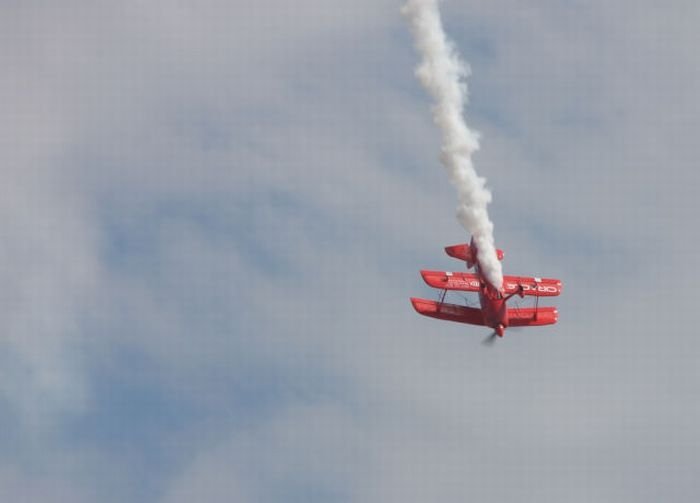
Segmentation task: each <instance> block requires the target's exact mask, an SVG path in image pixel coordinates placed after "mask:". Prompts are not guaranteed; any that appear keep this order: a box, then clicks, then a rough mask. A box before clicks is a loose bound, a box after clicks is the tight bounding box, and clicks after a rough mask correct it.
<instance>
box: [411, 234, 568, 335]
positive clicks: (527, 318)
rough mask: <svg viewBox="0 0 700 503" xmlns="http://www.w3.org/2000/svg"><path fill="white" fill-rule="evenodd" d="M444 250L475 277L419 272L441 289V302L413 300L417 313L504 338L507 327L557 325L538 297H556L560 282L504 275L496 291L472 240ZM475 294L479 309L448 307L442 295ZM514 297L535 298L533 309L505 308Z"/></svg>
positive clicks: (550, 309) (553, 310)
mask: <svg viewBox="0 0 700 503" xmlns="http://www.w3.org/2000/svg"><path fill="white" fill-rule="evenodd" d="M445 251H446V252H447V254H448V255H450V256H451V257H454V258H456V259H459V260H463V261H464V262H466V265H467V269H471V268H472V267H473V268H474V271H475V273H476V274H472V273H467V272H445V271H421V272H420V273H421V276H423V279H424V280H425V282H426V283H427V284H428V285H429V286H431V287H433V288H438V289H440V290H442V292H441V294H440V299H439V300H438V301H437V302H436V301H433V300H426V299H417V298H412V299H411V303H412V304H413V307H414V308H415V310H416V311H418V312H419V313H420V314H422V315H424V316H430V317H432V318H438V319H441V320H449V321H457V322H460V323H468V324H470V325H481V326H486V327H491V328H493V330H494V332H493V334H492V335H491V336H490V337H489V338H488V339H487V341H489V342H490V341H493V340H494V337H495V336H499V337H503V334H504V333H505V330H506V328H508V327H527V326H537V325H552V324H554V323H556V322H557V316H558V313H557V309H556V308H555V307H540V306H539V298H540V297H555V296H557V295H559V294H560V293H561V288H562V285H561V281H559V280H558V279H550V278H531V277H525V276H504V277H503V286H502V287H501V288H497V287H496V286H495V285H492V284H490V283H489V282H488V281H487V279H486V277H485V276H484V274H483V273H482V271H481V268H480V265H479V258H478V255H477V249H476V245H475V243H474V239H473V238H472V240H471V243H470V244H460V245H454V246H448V247H446V248H445ZM496 253H497V255H498V260H503V251H502V250H496ZM451 290H457V291H462V292H478V293H479V302H480V304H481V308H480V309H479V308H475V307H468V306H461V305H457V304H448V303H446V302H445V295H446V294H447V292H448V291H451ZM514 295H518V296H520V297H521V298H522V297H525V296H532V297H535V305H534V306H533V307H508V306H507V304H506V303H507V302H508V300H510V299H511V298H512V297H513V296H514Z"/></svg>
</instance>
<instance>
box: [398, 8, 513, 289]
mask: <svg viewBox="0 0 700 503" xmlns="http://www.w3.org/2000/svg"><path fill="white" fill-rule="evenodd" d="M401 12H402V13H403V14H404V16H406V17H407V18H408V20H409V21H410V23H411V30H412V32H413V37H414V39H415V45H416V49H417V51H418V52H419V53H420V56H421V57H422V58H423V60H422V61H421V63H420V65H419V66H418V67H417V68H416V76H417V77H418V80H420V82H421V84H422V85H423V87H425V89H426V90H427V91H428V92H429V93H430V95H431V96H432V97H433V99H434V100H435V105H434V106H433V119H434V120H435V123H436V124H437V125H438V127H439V128H440V130H441V131H442V153H441V155H440V161H441V162H442V164H443V165H444V166H445V168H446V169H447V171H448V173H449V176H450V181H451V182H452V184H453V185H454V186H455V187H456V188H457V194H458V197H459V206H458V207H457V218H458V220H459V221H460V223H461V224H462V226H463V227H464V228H465V229H467V231H469V232H470V233H471V234H472V236H473V237H474V241H475V242H476V245H477V247H478V253H479V262H480V264H481V266H482V270H483V273H484V275H485V276H486V279H487V280H488V281H489V283H491V284H493V285H495V286H497V287H499V288H500V287H501V285H502V284H503V272H502V270H501V263H500V262H499V261H498V258H497V257H496V248H495V246H494V239H493V223H491V220H489V216H488V212H487V211H486V206H487V205H488V204H489V203H490V202H491V193H490V192H489V191H488V189H487V188H486V180H485V179H484V178H481V177H479V176H478V175H477V173H476V171H475V170H474V165H473V164H472V158H471V157H472V154H473V153H474V152H475V151H476V150H477V149H478V148H479V137H478V133H476V132H475V131H472V130H470V129H469V128H468V127H467V124H466V123H465V122H464V117H463V116H462V110H463V109H464V105H465V104H466V102H467V86H466V83H465V79H466V77H467V75H468V73H469V71H468V68H467V66H466V65H465V64H464V63H462V61H461V60H460V59H459V56H458V54H457V52H456V51H455V49H454V47H453V45H452V43H451V42H450V41H449V40H448V39H447V36H446V35H445V32H444V30H443V28H442V21H441V20H440V11H439V9H438V0H409V1H408V2H407V3H406V5H404V7H403V9H402V10H401Z"/></svg>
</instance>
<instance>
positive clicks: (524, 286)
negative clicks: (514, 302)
mask: <svg viewBox="0 0 700 503" xmlns="http://www.w3.org/2000/svg"><path fill="white" fill-rule="evenodd" d="M503 292H504V293H505V294H511V293H518V292H522V294H523V295H534V296H537V297H556V296H557V295H559V294H560V293H561V281H559V280H558V279H553V278H531V277H527V276H503Z"/></svg>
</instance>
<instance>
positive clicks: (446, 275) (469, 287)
mask: <svg viewBox="0 0 700 503" xmlns="http://www.w3.org/2000/svg"><path fill="white" fill-rule="evenodd" d="M420 275H421V276H423V280H424V281H425V282H426V283H427V284H428V285H430V286H432V287H433V288H440V289H442V290H461V291H463V292H478V291H479V289H480V288H481V280H480V279H479V276H477V275H476V274H470V273H468V272H446V271H421V272H420Z"/></svg>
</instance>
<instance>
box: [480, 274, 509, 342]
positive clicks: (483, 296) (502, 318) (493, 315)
mask: <svg viewBox="0 0 700 503" xmlns="http://www.w3.org/2000/svg"><path fill="white" fill-rule="evenodd" d="M476 272H477V274H479V276H481V284H482V285H483V286H482V287H481V289H480V290H479V303H480V304H481V313H482V314H483V316H484V323H485V324H486V326H488V327H491V328H493V329H494V330H495V331H496V334H498V336H499V337H503V333H504V332H505V329H506V327H507V326H508V307H507V305H506V298H504V296H503V293H502V292H501V291H499V290H497V289H495V288H494V287H493V286H491V285H490V284H489V283H488V282H487V281H486V279H485V278H484V277H483V275H482V274H481V271H479V267H478V266H477V267H476Z"/></svg>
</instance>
